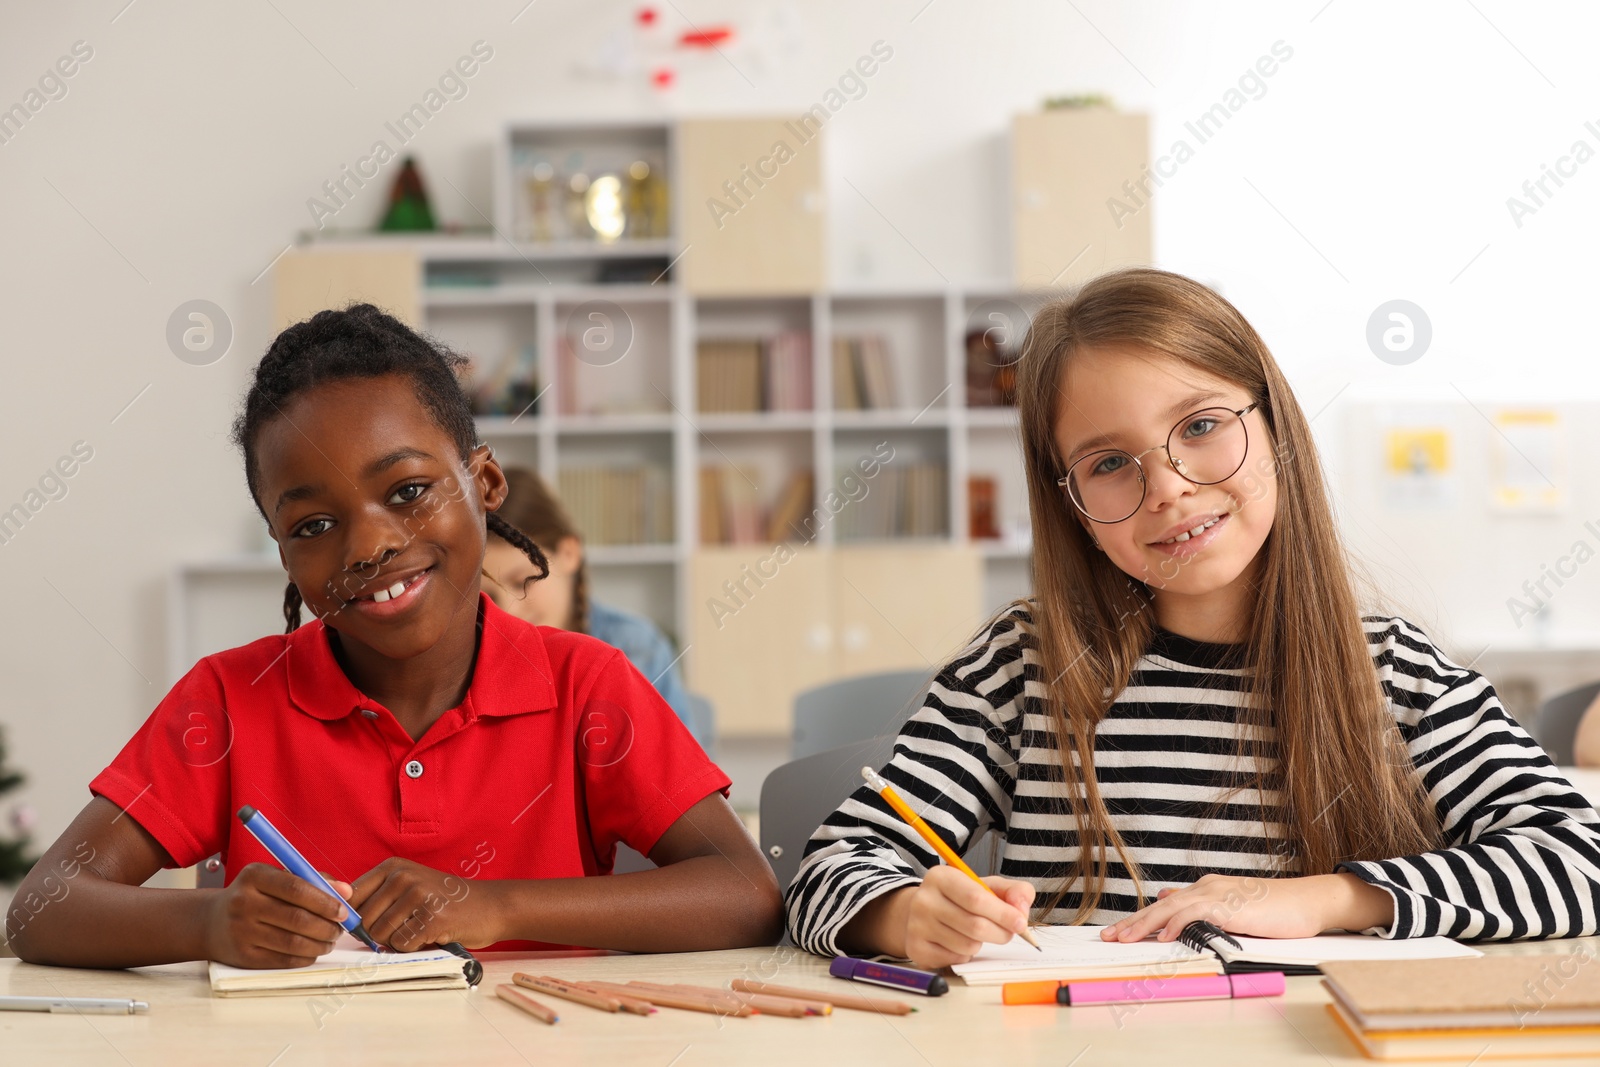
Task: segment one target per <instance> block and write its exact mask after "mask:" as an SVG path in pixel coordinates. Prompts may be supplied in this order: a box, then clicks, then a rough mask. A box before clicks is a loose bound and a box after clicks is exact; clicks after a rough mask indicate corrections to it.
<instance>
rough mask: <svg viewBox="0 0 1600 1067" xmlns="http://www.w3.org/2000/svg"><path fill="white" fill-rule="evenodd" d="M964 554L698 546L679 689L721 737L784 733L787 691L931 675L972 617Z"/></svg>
mask: <svg viewBox="0 0 1600 1067" xmlns="http://www.w3.org/2000/svg"><path fill="white" fill-rule="evenodd" d="M983 582H984V570H983V560H982V558H981V555H980V553H979V552H978V551H977V550H976V549H974V548H972V547H971V546H963V545H934V544H930V545H918V546H909V545H883V546H870V547H866V546H864V547H859V548H836V549H832V550H827V549H821V550H819V549H814V548H801V549H793V548H787V547H785V548H783V549H781V550H775V549H773V547H772V546H770V545H756V546H739V547H736V548H709V549H701V550H699V551H697V552H695V553H694V554H693V556H692V557H691V559H690V565H689V579H688V593H689V604H688V626H687V631H686V634H685V640H686V642H687V644H688V646H689V649H688V655H687V656H686V663H687V665H688V678H687V682H688V685H689V688H690V689H692V690H694V691H695V692H697V693H703V694H705V695H706V696H707V697H709V698H710V699H711V701H712V703H713V704H714V705H715V706H716V709H717V730H718V733H719V734H721V735H724V736H730V735H731V736H738V735H746V736H748V735H759V734H766V735H786V734H787V733H789V731H790V730H791V728H792V719H791V715H792V708H793V704H794V697H795V694H796V693H798V692H800V691H801V690H803V689H809V688H810V687H812V686H815V685H820V684H822V683H823V682H828V681H832V680H833V679H835V678H844V677H849V676H851V675H857V674H867V673H872V672H876V671H887V670H897V669H902V668H926V669H927V671H928V673H929V674H930V675H931V674H932V673H933V671H934V669H935V668H936V667H937V666H938V665H939V664H941V663H943V662H944V661H945V660H947V659H949V658H950V656H951V655H953V654H954V653H955V652H956V651H958V650H959V649H960V648H961V647H962V646H963V644H964V643H965V642H966V641H967V639H968V638H970V637H971V636H972V634H973V632H974V631H975V630H976V629H977V627H978V625H979V623H981V622H982V620H983V614H984V605H983Z"/></svg>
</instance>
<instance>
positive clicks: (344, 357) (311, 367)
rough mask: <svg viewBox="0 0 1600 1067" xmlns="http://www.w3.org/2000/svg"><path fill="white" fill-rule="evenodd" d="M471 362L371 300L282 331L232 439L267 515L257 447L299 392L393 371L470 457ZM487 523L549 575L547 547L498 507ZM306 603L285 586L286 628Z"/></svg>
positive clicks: (474, 438) (473, 433) (259, 368)
mask: <svg viewBox="0 0 1600 1067" xmlns="http://www.w3.org/2000/svg"><path fill="white" fill-rule="evenodd" d="M466 365H467V360H466V359H465V357H463V356H460V355H458V354H456V353H455V352H452V351H450V349H448V348H446V347H445V346H444V345H441V344H439V343H438V342H436V341H434V340H432V339H430V338H427V337H424V336H422V335H421V334H419V333H417V332H416V331H415V330H412V329H411V328H410V327H408V326H406V325H405V323H403V322H401V321H400V320H399V319H396V318H395V317H394V316H392V315H389V314H386V313H385V312H383V311H381V310H379V309H378V308H376V307H374V306H372V305H371V304H351V305H350V306H349V307H347V308H344V309H342V310H329V311H319V312H317V313H316V314H315V315H313V316H312V317H311V318H309V319H307V320H306V321H304V322H299V323H296V324H295V325H293V326H290V327H289V328H288V329H286V330H284V331H283V332H282V333H280V334H278V336H277V337H276V338H275V339H274V340H273V342H272V344H271V346H270V347H268V349H267V353H266V355H264V356H262V357H261V362H259V363H257V364H256V368H255V375H254V378H253V379H252V381H251V383H250V390H249V392H248V393H246V394H245V398H244V405H243V407H242V408H241V410H240V412H239V415H238V417H237V418H236V419H234V422H233V443H234V444H235V445H237V446H238V448H239V450H240V451H241V452H243V453H244V471H245V484H246V485H247V486H248V487H249V489H250V498H251V499H252V500H254V501H255V505H256V510H257V511H259V512H261V517H262V518H263V519H266V518H267V512H266V509H265V508H264V507H262V504H261V498H260V493H259V490H260V483H261V466H260V459H259V457H258V455H257V453H256V438H257V436H259V434H260V432H261V428H262V427H263V426H264V425H266V424H267V423H268V422H271V421H272V420H273V419H275V418H277V417H279V416H280V415H282V413H283V409H284V408H285V407H287V406H288V405H289V404H290V403H291V402H292V401H293V400H294V399H295V398H296V397H298V396H300V395H301V394H303V393H306V392H309V391H310V390H312V389H314V388H316V387H318V386H320V385H326V384H328V383H329V382H337V381H346V380H349V379H352V378H380V377H384V376H387V375H391V374H398V375H403V376H405V377H406V378H409V379H410V380H411V386H412V389H413V390H415V392H416V397H417V400H418V401H419V402H420V403H421V404H422V406H423V407H425V408H427V409H428V413H429V414H430V415H432V416H433V418H434V421H435V422H437V423H438V425H439V428H440V429H442V430H444V432H445V433H446V434H448V435H449V436H450V438H451V439H452V440H453V441H454V442H455V445H456V450H457V452H458V453H459V454H460V457H461V461H462V462H463V463H465V462H466V461H467V460H468V458H469V457H470V456H471V455H472V450H473V449H474V448H476V447H477V446H478V428H477V425H476V424H475V423H474V422H473V419H472V405H471V404H470V403H469V402H468V400H467V396H466V394H465V393H464V392H462V389H461V382H460V380H459V379H458V378H457V374H458V373H459V372H461V371H462V370H463V369H464V368H465V367H466ZM269 521H270V520H269ZM484 525H485V533H486V534H487V533H489V532H492V533H494V534H495V535H496V536H498V537H501V538H503V539H504V540H505V541H506V542H508V543H509V544H512V545H515V546H516V547H517V548H520V549H521V550H522V551H523V553H524V554H526V555H527V557H528V559H529V560H531V561H532V563H533V565H534V567H535V568H536V569H537V570H538V572H539V573H538V575H537V577H539V578H544V577H546V576H548V575H549V573H550V565H549V563H548V562H547V561H546V560H545V557H544V553H543V552H541V551H539V547H538V545H536V544H535V543H534V542H533V541H532V540H531V539H529V538H528V536H527V535H526V534H524V533H522V531H520V530H518V529H517V528H516V527H515V526H513V525H512V524H511V523H510V522H508V521H506V520H505V519H503V518H501V517H500V516H499V515H496V514H494V513H493V512H490V513H488V514H487V515H486V516H485V524H484ZM302 603H303V601H302V600H301V597H300V590H299V589H297V588H295V584H294V583H293V582H290V583H289V584H288V587H287V588H286V589H285V590H284V591H283V618H284V622H285V624H286V627H287V628H286V630H285V632H286V633H293V632H294V631H295V630H296V629H297V628H298V627H299V625H300V607H301V605H302Z"/></svg>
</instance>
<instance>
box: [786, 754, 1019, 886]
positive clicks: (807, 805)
mask: <svg viewBox="0 0 1600 1067" xmlns="http://www.w3.org/2000/svg"><path fill="white" fill-rule="evenodd" d="M894 741H895V739H894V735H892V734H891V735H886V736H881V737H871V738H868V739H866V740H865V741H857V742H855V743H853V744H849V745H843V746H841V747H839V748H832V749H828V750H827V751H826V752H817V753H813V754H812V755H809V756H806V757H805V758H803V759H797V760H794V761H793V762H791V763H785V764H784V765H783V766H781V767H779V768H778V769H777V770H775V771H773V772H772V773H771V774H769V775H767V778H766V781H764V782H762V783H761V851H762V853H763V854H765V855H766V857H767V862H768V863H770V864H772V871H773V873H774V874H776V875H777V876H778V885H779V886H780V887H782V888H784V889H787V888H788V887H789V883H790V882H792V881H794V875H795V872H796V871H798V870H799V869H800V858H801V856H803V855H804V854H805V850H806V842H807V841H809V840H810V839H811V835H812V834H813V833H815V832H816V830H817V827H819V826H821V825H822V823H823V820H825V819H826V818H827V817H828V816H829V815H831V814H832V813H833V811H834V809H835V808H837V807H838V806H839V805H840V804H842V803H844V801H845V799H846V798H847V797H849V796H850V794H851V793H854V792H855V791H856V788H857V787H858V786H860V785H862V780H861V768H862V767H882V766H883V765H884V764H885V763H888V762H889V757H890V756H892V755H893V754H894ZM914 807H915V805H913V808H914ZM1000 841H1001V839H1000V838H999V837H998V836H996V835H986V836H985V837H984V838H982V839H979V840H978V841H975V842H973V843H972V845H971V846H970V847H969V848H968V849H967V854H966V856H964V857H963V858H964V859H965V860H966V861H967V864H968V866H970V867H971V868H972V869H973V870H974V871H976V872H977V873H978V874H993V873H995V871H996V870H997V869H998V867H999V855H1000V845H999V843H1000Z"/></svg>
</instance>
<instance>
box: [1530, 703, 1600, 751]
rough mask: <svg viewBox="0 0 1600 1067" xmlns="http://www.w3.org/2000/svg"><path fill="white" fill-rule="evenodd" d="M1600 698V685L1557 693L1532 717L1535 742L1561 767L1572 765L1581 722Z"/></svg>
mask: <svg viewBox="0 0 1600 1067" xmlns="http://www.w3.org/2000/svg"><path fill="white" fill-rule="evenodd" d="M1596 695H1600V682H1592V683H1590V684H1589V685H1582V686H1579V687H1578V688H1576V689H1573V690H1570V691H1569V692H1566V693H1558V694H1556V695H1555V696H1553V697H1551V698H1550V699H1549V700H1546V701H1545V702H1544V703H1543V704H1540V705H1539V711H1538V713H1537V714H1535V715H1534V717H1533V730H1532V733H1533V739H1534V740H1535V741H1537V742H1539V747H1540V748H1542V749H1544V750H1545V751H1546V752H1548V753H1549V754H1550V758H1551V759H1553V760H1555V761H1556V763H1557V764H1558V765H1559V766H1562V767H1570V766H1572V764H1573V759H1574V756H1573V751H1572V743H1573V741H1574V740H1575V739H1576V738H1577V736H1578V721H1579V720H1580V719H1582V718H1583V713H1584V712H1585V711H1586V710H1588V707H1589V705H1590V704H1593V703H1594V698H1595V696H1596Z"/></svg>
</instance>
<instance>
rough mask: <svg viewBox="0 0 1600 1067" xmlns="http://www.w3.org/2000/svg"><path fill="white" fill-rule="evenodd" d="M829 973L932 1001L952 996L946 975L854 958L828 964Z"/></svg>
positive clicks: (839, 958)
mask: <svg viewBox="0 0 1600 1067" xmlns="http://www.w3.org/2000/svg"><path fill="white" fill-rule="evenodd" d="M828 973H829V974H831V975H833V976H834V977H835V978H848V979H849V980H850V981H852V982H870V983H871V984H873V985H882V986H888V987H889V988H890V989H909V990H911V991H912V992H913V993H921V994H922V995H924V996H929V997H942V996H944V995H945V994H946V993H948V992H950V983H949V982H946V981H945V980H944V976H943V975H937V974H933V973H932V972H930V971H919V970H916V969H914V968H911V967H896V966H894V965H893V964H889V963H873V962H872V961H871V960H858V959H855V958H854V957H852V956H837V957H835V958H834V961H833V962H832V963H830V964H828Z"/></svg>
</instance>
